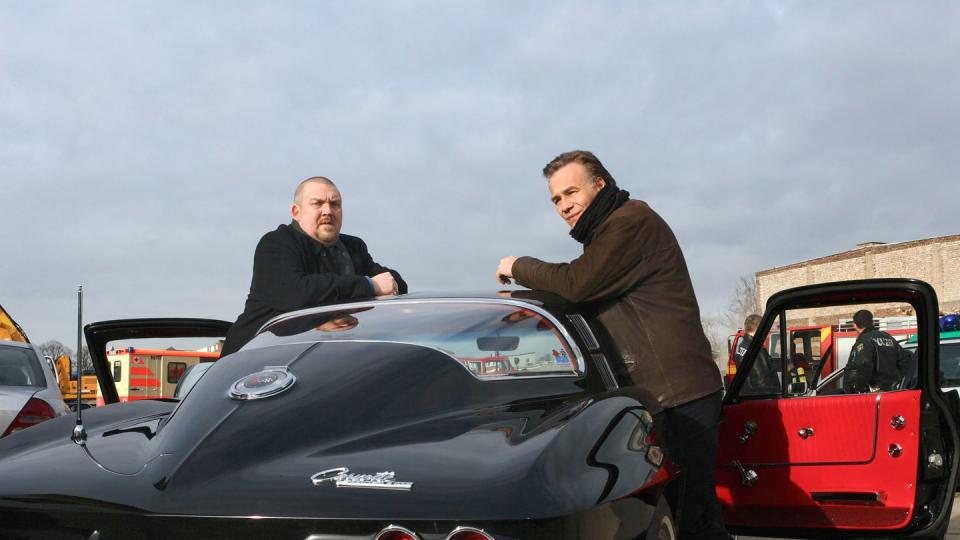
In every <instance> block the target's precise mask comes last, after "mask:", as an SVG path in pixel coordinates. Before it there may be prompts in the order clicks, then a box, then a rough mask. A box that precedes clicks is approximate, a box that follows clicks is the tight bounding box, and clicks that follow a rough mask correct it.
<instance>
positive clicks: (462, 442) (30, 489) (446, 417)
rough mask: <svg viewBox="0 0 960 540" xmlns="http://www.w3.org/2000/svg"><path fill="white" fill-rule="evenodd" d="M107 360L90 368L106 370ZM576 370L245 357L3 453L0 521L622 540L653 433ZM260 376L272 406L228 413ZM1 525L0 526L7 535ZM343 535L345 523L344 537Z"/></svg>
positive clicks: (265, 351)
mask: <svg viewBox="0 0 960 540" xmlns="http://www.w3.org/2000/svg"><path fill="white" fill-rule="evenodd" d="M535 305H541V303H540V302H535ZM555 307H557V306H555ZM560 307H561V308H564V307H565V308H567V309H558V310H557V311H558V312H557V313H555V315H558V316H562V315H564V314H565V313H566V312H567V311H572V309H571V306H568V305H561V306H560ZM156 322H157V321H156V320H154V321H152V322H151V321H149V320H141V321H133V324H132V327H133V328H135V329H136V331H135V333H137V334H143V335H147V333H149V335H151V336H154V335H156V334H157V333H159V334H164V335H170V336H172V335H177V336H182V335H183V333H184V332H183V331H184V330H191V329H192V330H193V331H194V332H198V330H197V328H200V330H199V333H202V334H207V333H214V332H215V330H217V329H219V328H221V327H220V326H219V324H218V322H217V321H206V322H202V324H200V325H198V326H195V325H193V322H194V321H189V320H165V321H162V322H163V324H165V325H166V326H167V329H165V330H161V331H159V332H156V329H155V328H151V324H156ZM129 326H130V321H108V322H106V323H98V324H96V325H90V326H89V327H88V328H87V334H88V340H89V341H90V342H91V343H96V344H97V346H98V349H97V351H100V350H101V348H102V347H103V346H104V345H105V344H106V343H107V342H109V341H111V340H113V339H116V338H118V337H120V336H121V335H123V337H126V335H124V334H122V333H121V332H119V330H118V329H120V328H126V327H129ZM574 339H576V340H577V341H578V346H579V347H580V348H581V350H582V351H584V352H586V351H588V350H590V349H595V346H591V345H589V344H587V342H583V340H582V336H576V337H575V338H574ZM103 348H104V349H105V347H103ZM91 349H92V347H91ZM94 356H95V357H97V356H98V355H94ZM104 360H105V359H103V358H101V357H97V358H95V364H103V365H101V366H100V368H105V367H106V362H105V361H104ZM583 360H584V361H585V362H587V365H586V366H585V367H586V369H585V375H583V376H580V377H545V378H533V379H524V380H518V379H514V380H497V381H481V380H478V379H477V378H475V377H474V376H472V375H471V374H470V373H469V371H468V370H467V369H465V368H464V367H463V365H461V364H459V363H457V362H456V361H454V360H453V359H451V358H450V357H448V356H447V355H445V354H443V353H441V352H438V351H436V350H433V349H430V348H426V347H420V346H416V345H409V344H401V343H350V342H332V343H317V344H310V343H294V344H278V345H273V346H269V347H264V348H257V349H251V350H243V351H240V352H237V353H235V354H233V355H230V356H229V357H228V358H227V360H226V361H219V362H217V363H216V364H214V365H213V366H212V367H211V368H210V369H209V371H208V372H207V373H206V374H205V375H204V377H202V378H201V380H200V381H199V382H198V383H197V386H196V387H195V388H194V389H193V391H192V392H191V393H190V394H189V396H188V397H187V398H186V399H184V400H183V401H182V402H180V403H179V404H176V403H174V402H163V401H141V402H131V403H123V404H116V405H111V406H110V407H104V408H99V409H91V410H87V411H86V412H85V413H84V425H85V426H86V428H87V434H88V439H87V444H86V447H81V446H78V445H75V444H72V443H70V444H64V443H65V442H68V438H67V437H69V428H68V425H67V424H66V422H58V423H56V425H52V426H50V427H49V428H48V429H44V430H42V432H38V433H36V434H34V436H33V437H30V438H29V440H21V441H18V442H19V443H20V444H17V445H15V446H11V447H2V446H0V452H2V453H3V454H4V456H5V458H4V460H2V461H0V475H2V476H3V478H4V479H5V482H4V484H5V485H12V486H18V487H19V488H20V489H19V490H18V491H17V497H16V499H15V500H13V499H10V498H4V494H3V491H4V490H3V489H2V486H0V507H7V508H19V509H20V510H27V509H30V508H43V509H45V510H44V511H43V512H40V513H39V514H38V515H37V517H38V518H39V516H40V515H44V516H46V518H48V519H52V521H51V523H52V524H60V525H68V524H73V525H74V526H76V527H78V528H80V529H83V530H87V529H91V528H96V529H98V530H99V531H100V532H101V535H106V536H101V537H102V538H106V537H109V531H110V530H111V529H112V528H113V527H118V526H119V525H118V524H120V523H125V522H126V523H127V525H126V528H123V529H116V531H117V532H120V531H123V532H122V534H129V531H131V530H136V528H138V527H142V526H144V525H143V523H141V522H137V520H136V519H135V517H137V516H153V518H152V519H151V521H154V524H153V525H152V528H149V530H151V531H153V532H152V533H151V534H158V533H157V531H164V534H167V533H171V532H173V531H176V530H177V528H178V527H181V526H183V523H184V522H183V521H182V520H183V518H181V517H178V518H177V520H165V519H162V518H161V516H171V515H172V516H186V515H191V516H220V517H221V519H212V518H200V517H195V518H191V519H189V520H187V521H189V522H193V523H194V525H193V526H195V527H200V528H203V527H205V526H210V527H212V528H211V529H210V530H209V531H208V534H214V533H216V534H223V532H224V531H227V530H231V528H232V527H234V526H237V524H238V523H248V524H249V523H255V522H256V520H252V519H250V516H257V515H262V516H271V517H272V518H283V519H284V520H288V521H287V524H286V525H285V526H284V527H285V528H286V527H289V528H290V530H301V531H303V532H307V531H312V532H323V531H330V530H336V531H338V534H347V533H348V532H349V531H350V530H354V531H356V532H357V533H358V534H360V535H361V537H372V535H373V534H375V532H376V531H378V530H379V529H380V528H382V527H383V526H385V525H386V524H388V523H392V522H398V521H402V522H404V523H416V524H417V527H416V529H417V530H418V531H430V530H436V531H438V534H439V533H440V532H442V533H443V534H444V535H445V534H446V533H447V532H449V529H452V525H447V523H451V522H453V521H456V522H457V523H464V522H465V520H468V522H467V524H471V525H474V526H478V525H477V524H483V526H484V527H486V528H488V530H491V531H494V532H496V533H497V534H498V538H500V537H502V538H509V537H513V536H514V535H515V537H528V538H529V537H531V534H532V533H531V531H534V530H535V531H537V534H538V535H539V534H544V533H545V532H546V531H551V530H552V531H555V534H556V535H557V537H559V538H562V537H569V538H576V537H578V533H576V532H571V531H578V530H586V529H584V527H587V528H589V527H596V526H598V524H600V523H606V525H604V526H605V527H609V526H612V527H613V528H614V530H616V529H617V528H619V527H623V528H624V532H627V531H632V532H630V533H629V534H631V535H633V536H635V535H637V534H640V533H642V532H643V531H644V530H645V528H646V525H647V522H648V521H649V519H650V516H651V515H652V513H653V512H654V505H655V504H656V501H657V496H658V494H659V493H660V492H661V490H662V487H663V486H662V485H652V488H651V490H650V491H649V492H642V493H640V494H638V495H635V496H633V497H629V498H627V499H624V500H617V499H620V498H622V497H625V496H627V495H629V494H631V493H632V492H636V491H637V490H638V488H639V487H641V486H644V485H645V484H648V483H649V482H651V481H653V480H655V476H656V472H657V471H658V470H659V469H660V467H659V466H658V465H659V462H658V464H657V465H655V464H654V463H652V462H651V461H649V460H645V459H644V455H645V454H644V453H645V452H646V451H647V450H648V447H647V446H646V445H645V444H643V443H644V441H646V435H647V432H648V430H649V429H651V428H652V423H651V419H650V417H649V415H648V414H646V413H645V411H643V407H642V405H641V403H640V402H639V401H638V400H637V397H638V396H636V392H634V391H632V390H631V389H627V390H620V391H618V392H615V393H613V392H609V391H608V387H609V386H610V384H609V381H605V380H604V378H603V377H602V376H601V370H600V369H598V368H597V367H596V365H594V364H593V362H592V360H591V359H589V358H585V359H583ZM265 366H286V367H287V368H288V369H289V371H290V372H292V373H294V374H295V375H296V377H297V382H296V384H295V385H294V386H293V387H292V388H291V389H290V390H288V391H286V392H284V393H283V394H282V395H279V396H275V397H272V398H268V399H263V400H254V401H236V400H232V399H229V398H227V396H226V393H227V390H228V389H229V388H230V386H231V385H232V384H233V383H234V382H235V381H237V380H238V379H240V378H242V377H244V376H246V375H249V374H251V373H255V372H257V371H259V370H261V369H263V368H264V367H265ZM105 372H106V371H105ZM71 420H72V419H71ZM588 441H593V442H592V443H589V444H586V443H587V442H588ZM638 441H640V444H639V445H638ZM424 456H430V458H429V459H424ZM41 463H58V464H62V467H63V469H62V470H64V471H69V473H68V474H66V473H65V474H58V475H50V476H48V477H45V478H37V476H36V474H35V473H32V472H31V471H35V470H36V467H38V466H39V464H41ZM625 465H629V466H625ZM335 467H349V468H350V470H351V472H355V473H360V474H372V473H376V472H380V471H381V470H383V469H384V468H387V469H389V470H391V471H394V472H395V473H396V477H397V480H399V481H406V480H409V481H413V482H414V487H413V489H412V490H411V492H409V493H405V492H391V491H377V490H362V489H360V490H357V489H354V490H351V489H349V488H346V489H344V488H335V487H333V486H331V485H321V486H315V485H313V484H312V483H311V482H310V478H309V477H310V474H308V473H315V472H319V471H322V470H325V469H331V468H335ZM91 485H96V486H97V489H96V493H95V494H92V493H91V490H90V486H91ZM478 485H480V486H482V487H481V489H478ZM24 487H26V488H25V489H24ZM54 493H55V494H56V495H55V496H54V495H51V494H54ZM66 501H69V503H65V502H66ZM49 508H59V509H62V510H63V512H59V511H56V512H47V511H46V510H47V509H49ZM602 508H606V509H607V510H606V511H602V510H600V509H602ZM88 511H93V512H96V513H97V514H98V515H99V516H100V517H99V518H93V519H92V518H91V516H90V515H88V513H87V512H88ZM3 513H4V511H3V510H2V509H0V514H3ZM29 514H30V515H34V513H33V512H29ZM6 517H9V516H5V518H4V519H2V520H0V523H6V525H7V526H10V523H11V522H10V521H9V520H7V519H6ZM351 519H356V520H359V521H357V522H355V523H357V524H356V525H353V526H350V527H344V524H345V523H347V521H344V520H351ZM584 520H585V521H584ZM331 524H335V525H333V526H332V529H331ZM130 527H132V528H133V529H131V528H130ZM258 529H259V527H250V528H249V529H242V530H244V531H245V532H244V534H243V536H260V537H262V536H263V535H264V534H266V533H267V532H268V531H262V530H261V531H258V532H255V531H257V530H258ZM239 530H240V529H238V531H239ZM364 535H366V536H364ZM301 537H302V536H301ZM331 538H335V537H331Z"/></svg>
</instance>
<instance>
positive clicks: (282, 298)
mask: <svg viewBox="0 0 960 540" xmlns="http://www.w3.org/2000/svg"><path fill="white" fill-rule="evenodd" d="M253 265H254V269H253V275H254V276H255V278H254V279H257V280H258V283H255V284H254V285H255V286H254V287H253V290H256V291H258V293H259V296H260V297H259V298H257V300H259V301H261V302H263V303H265V304H267V305H269V306H270V307H272V308H274V309H277V310H280V311H292V310H296V309H301V308H305V307H308V306H314V305H317V304H324V303H329V302H335V301H337V300H348V299H351V298H369V297H370V296H373V289H372V287H371V286H370V283H369V281H368V280H367V278H366V277H365V276H362V275H356V276H341V275H337V274H334V273H326V272H324V273H306V272H304V271H303V270H302V269H301V264H300V260H299V255H298V254H297V252H296V251H295V250H294V249H291V248H290V247H287V246H284V245H277V244H275V243H272V242H269V241H261V242H260V245H258V246H257V251H256V254H255V255H254V262H253Z"/></svg>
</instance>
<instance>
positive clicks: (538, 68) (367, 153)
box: [0, 1, 960, 342]
mask: <svg viewBox="0 0 960 540" xmlns="http://www.w3.org/2000/svg"><path fill="white" fill-rule="evenodd" d="M958 23H960V8H958V7H957V6H956V4H954V3H952V2H925V3H898V2H893V1H890V2H844V3H840V4H838V3H833V2H803V3H794V2H753V3H743V2H703V3H683V4H677V3H673V2H657V3H652V2H645V3H639V4H638V3H630V2H609V3H603V4H599V5H598V4H582V3H576V2H555V3H550V4H549V5H546V4H536V5H535V4H523V3H521V4H517V3H509V2H491V3H482V4H479V5H473V4H468V3H427V2H383V3H370V4H362V5H354V4H317V3H314V2H304V3H298V2H287V3H282V4H270V5H265V4H259V3H243V2H240V3H238V2H212V3H203V4H199V5H198V4H197V3H190V2H178V3H164V4H157V5H143V4H130V3H124V2H116V3H106V2H97V3H43V4H39V5H37V4H35V3H29V4H22V3H12V2H9V3H3V4H0V35H2V36H3V46H2V47H0V72H2V77H0V126H3V130H2V131H0V183H2V189H3V193H4V197H3V198H2V202H0V216H2V224H3V227H4V230H5V231H6V232H7V242H6V247H7V253H8V255H6V256H5V257H3V259H2V261H0V283H3V284H4V286H3V294H2V296H0V302H2V303H3V305H4V306H5V307H7V308H8V309H9V310H10V311H11V312H12V313H13V314H14V315H15V316H16V317H17V318H18V320H19V321H20V323H21V324H22V325H23V326H24V327H25V328H26V329H27V331H28V333H29V334H30V335H31V336H32V337H33V339H34V340H43V339H49V338H57V339H61V340H64V341H68V342H69V341H71V340H72V339H73V337H72V336H73V334H72V328H73V324H74V317H75V315H74V312H73V300H74V296H73V293H74V291H75V288H76V285H77V284H79V283H83V284H84V285H85V287H86V290H87V291H88V296H87V306H88V313H87V319H88V320H97V319H108V318H119V317H131V316H165V315H196V316H208V317H217V318H224V319H232V318H233V317H235V316H236V314H237V313H238V312H239V310H240V309H241V308H242V304H243V299H244V297H245V294H246V290H247V286H248V284H249V279H250V269H251V259H252V251H253V247H254V246H255V244H256V242H257V240H258V239H259V237H260V235H262V234H263V233H264V232H266V231H267V230H269V229H271V228H273V227H275V226H276V225H277V224H278V223H281V222H285V221H287V220H288V219H289V217H288V216H289V213H288V207H289V204H290V198H291V195H292V193H291V192H292V189H293V187H294V186H295V184H296V182H297V181H299V180H300V179H301V178H303V177H306V176H309V175H312V174H326V175H329V176H331V177H333V178H334V179H336V180H337V181H338V183H340V184H341V187H342V189H343V192H344V196H345V199H346V208H347V210H346V224H345V231H347V232H351V233H354V234H358V235H360V236H362V237H364V238H365V239H366V240H367V242H368V244H369V245H370V246H371V250H372V252H373V253H374V255H375V257H376V258H377V259H378V260H380V262H382V263H384V264H387V265H390V266H394V267H396V268H398V269H399V270H400V271H401V272H402V273H403V274H404V276H405V277H406V278H407V280H408V281H409V282H410V283H411V285H412V286H413V287H414V288H415V289H420V290H426V289H491V288H495V287H497V284H496V283H495V282H494V279H493V272H494V270H495V267H496V262H497V260H498V259H499V258H500V257H502V256H505V255H509V254H517V255H519V254H531V255H535V256H539V257H541V258H545V259H549V260H565V259H569V258H571V257H575V256H576V255H577V252H578V248H579V246H578V244H576V243H574V242H573V241H572V240H570V239H569V238H568V237H567V236H566V227H565V225H564V224H563V223H562V222H561V221H560V220H559V218H557V217H556V216H554V215H553V210H552V208H551V206H550V204H549V201H548V195H547V192H546V188H545V185H544V182H543V180H542V179H541V178H540V177H539V170H540V168H541V167H542V166H543V164H544V163H545V162H546V161H547V160H549V159H550V158H551V157H553V156H554V155H556V154H557V153H559V152H561V151H564V150H568V149H571V148H589V149H592V150H594V151H595V152H597V153H598V155H599V156H600V157H601V158H602V159H603V160H604V162H605V163H606V164H607V166H608V168H609V169H610V170H611V171H612V172H613V174H614V175H615V176H616V177H617V178H618V180H619V183H620V184H621V185H622V186H623V187H624V188H626V189H628V190H630V191H631V192H632V193H633V194H634V196H636V197H638V198H642V199H645V200H647V201H649V202H650V203H651V205H652V206H653V207H654V208H655V209H657V210H658V211H659V212H660V213H661V214H662V215H663V216H664V217H665V218H666V219H667V221H668V222H669V223H670V224H671V226H672V227H673V229H674V231H675V232H676V233H677V235H678V237H679V239H680V241H681V245H682V246H683V247H684V250H685V252H686V255H687V259H688V263H689V266H690V268H691V272H692V275H693V279H694V284H695V286H696V288H697V292H698V295H699V297H700V301H701V304H702V307H703V308H704V311H705V312H716V311H720V310H722V309H723V308H724V307H725V305H726V301H727V297H728V296H729V295H730V293H731V292H732V290H733V287H734V285H735V281H736V279H737V277H738V276H740V275H743V274H747V273H751V272H755V271H757V270H761V269H765V268H770V267H774V266H778V265H782V264H788V263H791V262H796V261H799V260H804V259H809V258H813V257H818V256H822V255H827V254H830V253H834V252H838V251H842V250H845V249H849V248H852V247H853V246H854V245H855V244H856V243H858V242H861V241H866V240H883V241H890V242H893V241H904V240H911V239H916V238H923V237H926V236H935V235H941V234H954V233H957V232H958V230H957V225H956V218H955V216H956V212H955V211H954V205H953V201H956V200H958V195H960V187H958V184H957V182H956V178H955V177H956V173H957V170H958V157H957V153H956V151H955V150H954V149H955V148H958V147H960V122H958V120H960V111H958V104H957V102H956V99H955V96H956V95H957V94H958V91H960V74H958V72H957V70H956V69H953V66H954V65H955V63H956V58H957V56H958V52H960V42H958V40H960V38H958V37H957V32H954V31H952V30H953V29H955V28H957V27H958Z"/></svg>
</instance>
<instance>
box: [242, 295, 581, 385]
mask: <svg viewBox="0 0 960 540" xmlns="http://www.w3.org/2000/svg"><path fill="white" fill-rule="evenodd" d="M344 340H358V341H365V340H369V341H392V342H399V343H410V344H415V345H422V346H425V347H430V348H433V349H437V350H439V351H442V352H444V353H446V354H448V355H449V356H451V357H453V358H455V359H456V360H457V361H459V362H460V363H461V364H463V366H464V367H465V368H467V369H468V370H469V371H470V372H471V373H472V374H474V375H475V376H477V377H479V378H481V379H492V378H498V377H504V376H511V377H513V376H536V375H555V374H564V375H570V374H576V373H578V372H579V370H580V368H579V364H578V359H577V357H576V355H575V353H574V349H573V347H571V346H570V345H569V344H568V342H567V340H566V338H565V336H564V335H563V333H562V332H561V331H560V330H559V329H558V328H557V326H556V325H554V324H553V323H552V322H551V321H550V320H549V319H548V318H546V317H544V316H543V315H541V314H540V313H537V312H536V311H533V310H531V309H527V308H524V307H519V306H515V305H511V304H504V303H494V302H490V303H485V302H458V301H446V302H436V301H417V302H389V303H382V304H377V305H375V306H364V307H354V308H350V309H343V310H331V311H325V312H322V313H319V314H316V313H315V314H310V315H304V316H301V317H295V318H290V319H285V320H281V321H278V322H276V323H274V324H272V325H270V326H269V327H268V328H266V329H265V330H264V331H263V332H262V333H261V334H260V335H258V336H257V337H256V338H254V340H253V341H251V342H250V343H249V344H248V345H247V346H246V347H245V348H257V347H262V346H267V345H271V344H276V343H291V342H302V341H344Z"/></svg>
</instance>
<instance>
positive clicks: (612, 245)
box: [513, 200, 722, 413]
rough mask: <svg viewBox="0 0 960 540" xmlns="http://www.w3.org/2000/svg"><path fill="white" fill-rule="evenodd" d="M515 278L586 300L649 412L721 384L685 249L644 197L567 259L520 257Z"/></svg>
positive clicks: (617, 212) (627, 206) (630, 203)
mask: <svg viewBox="0 0 960 540" xmlns="http://www.w3.org/2000/svg"><path fill="white" fill-rule="evenodd" d="M513 276H514V278H515V279H516V280H517V282H518V283H520V284H521V285H524V286H526V287H529V288H531V289H541V290H546V291H550V292H553V293H556V294H558V295H560V296H563V297H564V298H567V299H568V300H571V301H573V302H577V303H580V302H583V303H588V304H589V307H590V309H591V311H592V312H593V314H595V316H596V317H597V319H598V320H599V321H600V323H601V324H602V325H603V326H604V327H605V328H606V330H607V332H608V333H609V334H610V337H611V338H612V339H613V342H614V344H615V346H616V347H617V349H618V350H617V351H616V352H617V353H618V354H619V356H620V358H619V360H620V361H622V362H623V364H624V366H625V367H626V368H627V370H628V371H629V372H630V376H631V378H632V379H633V381H634V383H635V384H636V385H637V386H639V387H640V390H641V391H643V392H644V393H645V394H649V395H651V396H652V397H653V399H655V400H656V403H649V404H648V406H649V407H651V409H652V411H651V412H653V413H657V412H659V411H660V409H661V408H670V407H676V406H677V405H682V404H684V403H688V402H690V401H693V400H695V399H698V398H701V397H704V396H707V395H709V394H712V393H714V392H717V391H718V390H720V388H721V387H722V382H721V379H720V370H719V369H718V368H717V365H716V364H715V363H714V361H713V358H712V354H711V351H710V343H709V341H707V337H706V335H704V333H703V326H702V325H701V323H700V308H699V306H698V305H697V299H696V296H695V295H694V292H693V284H692V283H691V282H690V274H689V273H688V272H687V263H686V261H684V259H683V252H681V251H680V245H679V244H678V243H677V239H676V237H675V236H674V235H673V231H671V230H670V227H669V226H668V225H667V223H666V222H665V221H663V218H661V217H660V216H659V215H658V214H657V213H656V212H654V211H653V210H652V209H651V208H650V207H649V206H648V205H647V203H645V202H643V201H636V200H629V201H627V202H625V203H624V204H623V205H622V206H621V207H620V208H617V209H616V210H614V211H613V212H612V213H611V214H610V215H609V216H608V217H607V219H605V220H604V221H603V223H601V224H600V225H598V226H597V228H596V231H595V233H594V235H593V240H592V241H591V242H590V243H589V244H587V245H586V246H585V247H584V250H583V255H581V256H579V257H577V258H576V259H574V260H573V261H571V262H569V263H560V264H556V263H546V262H543V261H540V260H538V259H534V258H533V257H521V258H519V259H517V261H516V262H515V263H514V265H513ZM611 360H613V361H614V362H616V361H617V360H618V359H611Z"/></svg>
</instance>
